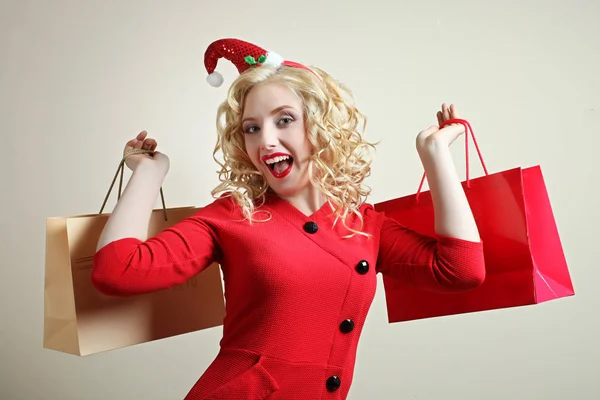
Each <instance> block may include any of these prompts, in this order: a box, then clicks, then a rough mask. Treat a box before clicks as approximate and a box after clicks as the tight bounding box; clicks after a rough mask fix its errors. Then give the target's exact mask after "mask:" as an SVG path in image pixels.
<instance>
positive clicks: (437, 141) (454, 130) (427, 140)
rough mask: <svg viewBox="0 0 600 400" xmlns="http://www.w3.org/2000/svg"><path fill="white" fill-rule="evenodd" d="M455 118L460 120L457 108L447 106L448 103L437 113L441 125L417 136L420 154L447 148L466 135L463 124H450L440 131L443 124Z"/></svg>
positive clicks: (452, 105)
mask: <svg viewBox="0 0 600 400" xmlns="http://www.w3.org/2000/svg"><path fill="white" fill-rule="evenodd" d="M454 118H460V117H459V116H458V113H457V111H456V106H455V105H454V104H451V105H450V106H447V105H446V103H444V104H442V109H441V111H438V112H437V120H438V124H439V125H437V126H436V125H433V126H430V127H429V128H427V129H425V130H423V131H421V132H419V134H418V135H417V143H416V144H417V151H418V152H419V154H424V153H426V152H429V151H435V150H439V149H443V148H447V147H449V146H450V145H451V144H452V143H453V142H454V141H455V140H456V139H457V138H458V137H459V136H460V135H462V134H464V133H465V127H464V126H463V125H462V124H450V125H446V126H444V127H443V128H441V129H440V126H441V125H442V123H444V122H445V121H447V120H449V119H454Z"/></svg>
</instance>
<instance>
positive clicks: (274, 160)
mask: <svg viewBox="0 0 600 400" xmlns="http://www.w3.org/2000/svg"><path fill="white" fill-rule="evenodd" d="M288 158H290V156H279V157H275V158H271V159H269V160H267V161H266V163H267V164H268V165H270V164H275V163H278V162H280V161H283V160H287V159H288Z"/></svg>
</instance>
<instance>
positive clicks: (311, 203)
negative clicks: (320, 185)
mask: <svg viewBox="0 0 600 400" xmlns="http://www.w3.org/2000/svg"><path fill="white" fill-rule="evenodd" d="M280 197H281V198H282V199H285V200H286V201H288V202H289V203H290V204H291V205H293V206H294V207H295V208H297V209H298V210H299V211H300V212H302V213H303V214H304V215H307V216H308V215H312V214H314V213H315V212H317V211H318V210H320V209H321V207H323V205H324V204H325V202H327V198H326V197H325V195H324V194H323V193H321V191H320V190H319V189H317V188H316V187H314V186H308V187H307V188H305V189H303V190H302V191H301V192H299V193H297V194H295V195H293V196H280Z"/></svg>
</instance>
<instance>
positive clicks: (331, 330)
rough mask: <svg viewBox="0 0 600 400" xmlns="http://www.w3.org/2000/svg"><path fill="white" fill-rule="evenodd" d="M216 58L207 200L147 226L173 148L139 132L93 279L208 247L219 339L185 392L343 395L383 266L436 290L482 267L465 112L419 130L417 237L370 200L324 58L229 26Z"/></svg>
mask: <svg viewBox="0 0 600 400" xmlns="http://www.w3.org/2000/svg"><path fill="white" fill-rule="evenodd" d="M220 57H226V58H228V59H229V60H231V61H232V62H234V63H235V64H236V66H237V67H238V70H239V71H240V76H239V77H238V79H237V80H236V81H235V82H233V84H232V86H231V88H230V89H229V92H228V95H227V99H226V101H225V102H224V103H223V104H222V105H221V106H220V108H219V112H218V117H219V118H218V123H217V128H218V142H217V146H216V148H215V153H217V152H218V151H221V152H222V153H223V161H222V162H220V165H221V167H222V169H221V172H220V179H221V184H220V185H219V186H218V187H217V188H216V189H215V190H214V192H213V194H215V197H216V199H215V200H214V201H213V202H212V203H211V204H209V205H207V206H206V207H204V208H202V209H200V210H199V211H198V212H197V214H195V215H194V216H192V217H190V218H187V219H185V220H183V221H181V222H179V223H177V224H175V225H174V226H173V227H172V228H169V229H167V230H165V231H163V232H161V233H160V234H158V235H157V236H155V237H152V238H147V237H146V232H147V227H148V221H149V217H150V214H151V211H152V209H153V206H154V202H155V200H156V197H157V194H158V192H159V189H160V187H161V184H162V182H163V179H164V178H165V176H166V174H167V172H168V169H169V161H168V158H167V156H166V155H164V154H162V153H160V152H158V151H156V147H157V143H156V141H155V140H154V139H151V138H148V137H147V134H146V132H141V133H140V134H139V135H138V136H137V137H136V138H135V139H133V140H131V141H129V142H128V143H127V146H126V150H125V151H126V156H127V154H129V153H131V150H132V149H133V150H134V152H133V153H135V149H142V150H144V149H145V150H147V151H148V152H150V153H151V154H133V155H131V156H128V157H127V165H128V167H129V168H131V170H132V171H133V173H132V176H131V178H130V180H129V182H128V184H127V186H126V188H125V190H124V193H123V195H122V197H121V198H120V200H119V202H118V203H117V205H116V207H115V209H114V212H113V213H112V215H111V216H110V218H109V220H108V221H107V224H106V226H105V229H104V231H103V233H102V236H101V238H100V241H99V243H98V251H97V253H96V255H95V257H94V269H93V275H92V278H93V282H94V284H95V286H96V287H97V288H98V290H100V291H102V292H103V293H106V294H108V295H116V296H127V295H134V294H141V293H148V292H151V291H155V290H160V289H165V288H169V287H172V286H174V285H177V284H181V283H183V282H185V281H186V280H187V279H189V278H190V277H192V276H194V275H196V274H199V273H201V272H202V271H203V269H204V268H206V267H208V266H209V265H211V264H212V263H213V262H217V263H219V264H220V266H221V268H222V271H223V276H224V282H225V293H226V296H227V299H226V300H227V301H226V317H225V319H224V321H223V338H222V340H221V343H220V345H221V349H220V352H219V354H218V355H217V357H216V358H215V360H214V361H213V362H212V364H211V365H210V367H209V368H208V369H207V371H205V373H204V374H203V375H202V376H201V377H200V378H199V380H198V381H197V383H196V384H195V385H194V386H193V387H192V388H191V390H190V391H189V393H188V394H187V396H186V400H200V399H255V400H256V399H266V398H269V399H271V400H276V399H287V400H289V399H345V398H346V397H347V396H348V392H349V390H350V386H351V383H352V378H353V371H354V365H355V358H356V350H357V346H358V342H359V337H360V334H361V331H362V328H363V324H364V322H365V318H366V316H367V312H368V310H369V308H370V306H371V303H372V300H373V296H374V295H375V289H376V274H377V273H378V272H380V273H382V274H388V275H390V276H394V277H395V278H397V279H401V280H403V281H406V282H409V283H411V284H414V285H419V286H421V287H427V288H430V289H431V290H443V291H461V290H468V289H471V288H473V287H476V286H478V285H479V284H480V283H481V282H482V281H483V279H484V274H485V272H484V263H483V252H482V244H481V241H480V238H479V235H478V231H477V227H476V225H475V221H474V220H473V216H472V214H471V211H470V208H469V205H468V203H467V200H466V198H465V195H464V192H463V189H462V187H461V185H460V181H459V178H458V176H457V174H456V173H455V169H454V166H453V163H452V159H451V155H450V151H449V148H448V146H449V145H450V144H451V143H452V142H453V141H454V140H455V139H456V138H457V137H458V136H459V135H461V134H463V133H464V130H463V127H462V125H461V124H451V125H448V126H446V127H443V128H441V129H440V128H439V127H437V126H432V127H429V128H428V129H425V130H423V131H422V132H420V133H419V134H418V135H417V150H418V153H419V156H420V158H421V160H422V163H423V165H424V168H425V172H426V173H427V176H428V182H429V187H430V190H431V194H432V197H433V203H434V207H435V230H436V237H427V236H423V235H421V234H418V233H416V232H414V231H411V230H409V229H406V228H405V227H403V226H402V225H400V224H399V223H397V222H396V221H394V220H391V219H389V218H386V217H385V215H383V214H381V213H379V212H376V211H375V210H374V208H373V206H372V205H370V204H368V203H366V202H365V197H366V196H367V195H368V194H369V190H368V189H367V188H366V187H365V186H364V185H363V180H364V178H365V177H366V176H367V175H368V174H369V172H370V165H371V160H370V153H369V150H370V149H371V148H372V147H373V146H372V144H370V143H368V142H367V141H365V140H364V139H363V137H362V135H361V132H360V128H361V126H362V125H361V124H362V123H363V122H364V119H363V117H362V115H361V114H360V112H359V111H358V110H357V109H356V107H355V106H354V105H353V104H352V103H350V100H349V99H351V96H350V93H349V91H347V90H345V88H344V87H343V86H342V85H340V84H339V83H337V82H336V81H335V80H334V79H333V78H332V77H331V76H329V75H328V74H327V73H326V72H324V71H322V70H321V69H319V68H308V67H306V66H304V65H301V64H298V63H295V62H289V61H285V60H284V59H283V58H282V57H280V56H278V55H277V54H274V53H272V52H267V51H265V50H264V49H261V48H259V47H258V46H254V45H252V44H250V43H247V42H243V41H240V40H235V39H223V40H219V41H216V42H214V43H213V44H211V46H209V48H208V49H207V51H206V54H205V64H206V68H207V71H208V72H209V77H208V80H209V82H210V83H211V84H213V85H219V84H221V83H222V78H221V77H220V76H219V75H218V73H217V72H215V71H214V68H215V66H216V61H217V60H218V59H219V58H220ZM456 117H457V115H456V110H455V107H454V106H450V107H446V105H443V106H442V109H441V111H440V112H438V121H439V123H440V125H443V124H445V123H446V121H449V120H451V119H452V118H456ZM217 194H218V196H217Z"/></svg>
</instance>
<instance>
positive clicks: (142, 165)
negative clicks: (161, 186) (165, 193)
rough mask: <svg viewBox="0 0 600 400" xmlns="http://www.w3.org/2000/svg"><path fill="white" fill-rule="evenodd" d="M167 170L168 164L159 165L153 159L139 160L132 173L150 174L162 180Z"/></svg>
mask: <svg viewBox="0 0 600 400" xmlns="http://www.w3.org/2000/svg"><path fill="white" fill-rule="evenodd" d="M167 172H168V166H163V165H160V164H159V163H157V162H155V161H153V160H142V161H140V162H139V164H138V165H137V167H136V168H135V170H134V171H133V173H134V174H135V175H144V176H150V177H152V178H153V179H157V180H159V181H161V182H162V180H163V179H164V178H165V176H166V175H167Z"/></svg>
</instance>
